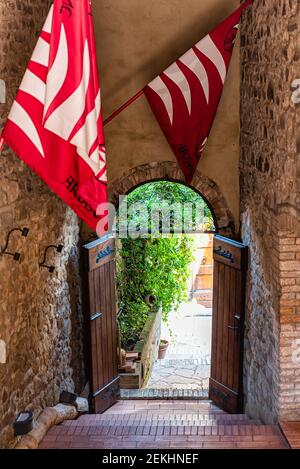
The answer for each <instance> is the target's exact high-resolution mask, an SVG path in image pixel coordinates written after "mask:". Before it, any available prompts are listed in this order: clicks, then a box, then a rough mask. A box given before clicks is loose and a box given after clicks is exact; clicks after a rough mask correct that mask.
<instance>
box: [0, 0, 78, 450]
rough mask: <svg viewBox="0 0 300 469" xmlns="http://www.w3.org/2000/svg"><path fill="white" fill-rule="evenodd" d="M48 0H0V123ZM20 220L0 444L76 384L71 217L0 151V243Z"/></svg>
mask: <svg viewBox="0 0 300 469" xmlns="http://www.w3.org/2000/svg"><path fill="white" fill-rule="evenodd" d="M50 4H51V1H49V0H26V1H25V2H24V1H21V0H9V1H8V0H1V2H0V79H1V80H3V81H2V89H3V88H4V85H3V82H4V83H5V85H6V99H5V100H4V101H6V103H2V104H1V103H0V127H1V126H2V125H3V124H4V122H5V120H6V118H7V114H8V111H9V109H10V107H11V104H12V101H13V99H14V97H15V94H16V91H17V88H18V86H19V84H20V81H21V78H22V76H23V74H24V71H25V68H26V64H27V62H28V60H29V58H30V56H31V53H32V50H33V48H34V46H35V44H36V41H37V36H38V34H39V31H40V30H41V26H42V22H43V21H44V18H45V17H46V15H47V13H48V9H49V5H50ZM24 226H27V227H28V228H30V232H29V236H28V238H27V239H26V240H25V238H22V237H21V236H19V234H18V233H16V234H14V235H13V236H12V238H11V241H10V245H9V249H10V250H12V251H13V252H15V251H16V250H18V251H20V252H21V253H22V259H21V262H20V263H17V262H14V260H13V259H12V258H11V257H9V256H0V278H1V294H0V341H1V350H2V354H1V355H2V360H1V359H0V447H7V445H8V444H9V442H10V441H11V440H12V422H13V420H14V418H15V416H16V415H17V413H18V412H19V411H20V410H23V409H33V410H34V412H35V415H37V414H38V413H39V411H40V410H41V409H42V408H44V407H46V406H47V405H48V406H49V405H52V404H55V403H57V402H58V398H59V394H60V391H61V390H62V389H68V390H70V391H72V390H74V388H75V389H76V390H81V386H82V383H83V367H82V341H81V333H80V331H81V330H82V327H81V323H82V316H81V304H80V288H79V266H78V242H79V225H78V219H77V217H76V216H75V215H74V214H73V212H71V211H70V210H69V209H68V208H67V207H66V206H65V205H64V204H63V203H62V202H61V201H60V200H59V199H58V198H57V197H56V196H55V195H54V194H52V193H51V192H50V190H48V188H47V187H46V185H45V184H43V183H42V182H41V181H40V180H39V178H38V177H36V176H35V175H34V174H33V173H32V172H31V171H30V170H29V169H28V168H27V167H26V166H25V165H24V164H23V163H22V162H21V161H20V160H19V159H18V158H17V157H16V156H15V155H13V154H12V152H10V151H9V150H8V149H6V150H5V151H4V154H3V155H2V156H1V159H0V247H1V248H2V247H3V246H4V244H5V241H6V234H7V233H8V232H9V230H10V229H12V228H15V227H24ZM59 243H61V244H63V245H64V250H63V252H62V254H61V255H54V253H53V251H50V252H49V258H48V259H47V260H48V261H49V262H50V263H51V264H54V265H55V267H56V270H55V273H54V274H53V275H51V274H50V273H49V272H48V271H47V270H46V269H40V268H39V262H40V261H41V260H42V258H43V254H44V250H45V247H46V246H47V245H49V244H59ZM5 355H6V357H5ZM3 357H5V359H3ZM2 362H5V363H2Z"/></svg>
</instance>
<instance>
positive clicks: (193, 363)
mask: <svg viewBox="0 0 300 469" xmlns="http://www.w3.org/2000/svg"><path fill="white" fill-rule="evenodd" d="M209 376H210V357H208V358H206V359H204V358H201V359H199V360H198V359H177V358H176V359H164V360H158V361H157V362H156V364H155V366H154V368H153V371H152V375H151V378H150V380H149V382H148V385H147V388H149V389H171V390H174V389H191V390H199V391H202V392H205V391H206V392H208V382H209Z"/></svg>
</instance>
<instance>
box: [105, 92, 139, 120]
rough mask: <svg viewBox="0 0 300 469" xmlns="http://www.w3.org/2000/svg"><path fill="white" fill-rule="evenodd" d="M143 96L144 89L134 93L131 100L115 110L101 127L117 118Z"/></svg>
mask: <svg viewBox="0 0 300 469" xmlns="http://www.w3.org/2000/svg"><path fill="white" fill-rule="evenodd" d="M143 94H144V88H143V89H142V90H140V91H139V92H138V93H136V94H135V95H134V96H132V98H130V99H128V101H126V103H124V104H122V106H120V107H119V108H118V109H116V110H115V111H114V112H113V113H112V114H111V115H110V116H109V117H108V118H107V119H105V121H104V122H103V125H107V124H109V123H110V122H111V121H112V120H113V119H114V118H115V117H117V116H118V115H119V114H121V112H122V111H124V109H126V108H127V107H128V106H130V105H131V104H132V103H134V102H135V101H136V100H137V99H138V98H140V97H141V96H142V95H143Z"/></svg>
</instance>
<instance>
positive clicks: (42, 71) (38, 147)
mask: <svg viewBox="0 0 300 469" xmlns="http://www.w3.org/2000/svg"><path fill="white" fill-rule="evenodd" d="M1 141H2V144H3V142H6V143H7V144H8V145H9V146H10V147H11V148H12V149H13V150H14V152H15V153H16V154H17V155H18V156H19V157H20V158H21V159H22V160H24V161H25V163H26V164H27V165H28V166H29V167H30V168H31V169H32V170H33V171H35V172H36V173H37V174H38V175H39V176H40V177H41V178H42V179H43V180H44V181H45V183H46V184H47V185H48V186H49V187H50V188H51V189H52V190H53V191H54V192H55V193H56V194H57V195H58V196H59V197H60V198H61V199H62V200H63V201H64V202H66V203H67V204H68V205H69V206H70V207H71V208H72V209H73V210H74V212H75V213H76V214H77V215H78V216H79V217H80V218H81V219H82V220H83V221H84V222H86V223H87V224H88V225H89V226H90V227H91V228H93V229H96V226H97V223H98V221H99V217H98V216H97V215H96V210H97V207H98V206H99V204H101V203H105V202H107V178H106V155H105V146H104V136H103V122H102V112H101V98H100V87H99V81H98V70H97V59H96V48H95V38H94V27H93V21H92V14H91V2H90V0H82V1H80V2H65V1H63V0H55V1H54V4H53V5H52V7H51V9H50V12H49V15H48V17H47V20H46V23H45V25H44V27H43V30H42V32H41V35H40V37H39V40H38V42H37V45H36V48H35V50H34V52H33V55H32V57H31V60H30V62H29V65H28V68H27V70H26V73H25V76H24V78H23V81H22V83H21V86H20V89H19V92H18V94H17V97H16V100H15V102H14V104H13V106H12V109H11V111H10V114H9V116H8V121H7V124H6V126H5V128H4V131H3V133H2V136H1ZM0 145H1V142H0Z"/></svg>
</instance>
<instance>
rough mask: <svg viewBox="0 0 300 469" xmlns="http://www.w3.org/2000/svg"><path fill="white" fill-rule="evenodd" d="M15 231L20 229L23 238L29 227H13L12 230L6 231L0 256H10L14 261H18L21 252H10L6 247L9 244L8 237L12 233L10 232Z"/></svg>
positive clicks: (26, 234) (25, 236)
mask: <svg viewBox="0 0 300 469" xmlns="http://www.w3.org/2000/svg"><path fill="white" fill-rule="evenodd" d="M15 231H20V233H22V236H24V238H27V236H28V233H29V228H26V227H25V228H23V229H21V228H13V229H12V230H10V232H9V233H8V235H7V237H6V243H5V246H4V248H3V249H2V250H1V251H0V256H12V257H13V259H14V261H16V262H18V261H19V260H20V258H21V253H20V252H10V251H8V250H7V248H8V245H9V240H10V237H11V235H12V233H14V232H15Z"/></svg>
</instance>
